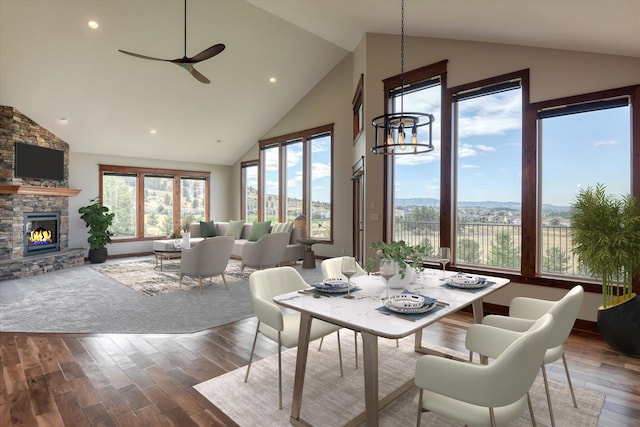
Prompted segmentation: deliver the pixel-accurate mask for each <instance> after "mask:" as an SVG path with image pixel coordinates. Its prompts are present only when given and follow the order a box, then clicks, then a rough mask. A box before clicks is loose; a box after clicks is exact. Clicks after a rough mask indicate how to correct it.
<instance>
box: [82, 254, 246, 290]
mask: <svg viewBox="0 0 640 427" xmlns="http://www.w3.org/2000/svg"><path fill="white" fill-rule="evenodd" d="M155 267H156V262H155V261H154V260H153V259H144V260H140V261H132V262H121V263H117V264H100V265H94V266H92V267H91V268H93V269H94V270H96V271H97V272H99V273H102V274H104V275H107V276H109V277H111V278H112V279H114V280H116V281H118V282H120V283H122V284H123V285H125V286H128V287H129V288H131V289H133V290H134V291H136V292H139V293H141V294H142V295H146V296H156V295H162V294H168V293H171V292H176V291H186V290H190V289H193V288H198V289H199V288H200V284H199V283H198V279H197V278H191V277H189V276H185V277H184V278H183V280H182V287H180V260H179V259H176V260H165V261H163V268H162V271H160V270H159V265H158V269H157V270H156V269H155ZM252 271H253V270H251V269H249V268H247V269H245V271H244V272H243V273H240V261H239V260H236V259H230V260H229V264H227V268H226V270H225V272H224V277H225V279H226V281H227V285H229V283H232V282H237V281H239V280H242V279H244V278H246V277H248V275H249V274H250V273H251V272H252ZM202 283H203V287H205V286H212V285H215V286H222V287H224V282H223V281H222V277H221V276H216V277H214V278H212V280H211V281H209V280H203V282H202Z"/></svg>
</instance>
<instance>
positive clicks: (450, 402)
mask: <svg viewBox="0 0 640 427" xmlns="http://www.w3.org/2000/svg"><path fill="white" fill-rule="evenodd" d="M416 402H417V399H416ZM422 407H423V408H424V409H428V410H429V411H432V412H435V413H436V414H440V415H443V416H445V417H447V418H449V419H455V420H458V421H460V422H462V423H465V424H468V425H472V426H474V427H475V426H490V425H491V418H490V416H489V409H488V408H487V407H486V406H477V405H473V404H471V403H467V402H462V401H460V400H456V399H452V398H450V397H447V396H443V395H441V394H438V393H434V392H432V391H429V390H424V392H423V397H422ZM526 407H527V396H526V395H524V396H522V398H521V399H520V400H517V401H516V402H514V403H512V404H510V405H506V406H501V407H499V408H493V411H494V415H495V418H496V424H497V425H508V424H509V423H510V422H511V421H513V420H516V419H518V418H519V417H520V416H521V415H522V413H523V412H524V410H525V409H526Z"/></svg>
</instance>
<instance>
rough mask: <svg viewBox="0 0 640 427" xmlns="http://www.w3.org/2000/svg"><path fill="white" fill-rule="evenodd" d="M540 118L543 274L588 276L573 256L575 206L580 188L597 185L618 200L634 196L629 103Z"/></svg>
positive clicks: (549, 112) (577, 107)
mask: <svg viewBox="0 0 640 427" xmlns="http://www.w3.org/2000/svg"><path fill="white" fill-rule="evenodd" d="M537 118H538V139H539V141H538V144H539V147H540V148H539V151H540V167H539V169H540V215H541V218H540V219H541V220H540V247H539V250H540V253H539V259H540V260H541V262H540V265H539V271H540V272H541V273H542V274H552V275H568V276H589V274H588V272H587V271H582V270H581V268H580V266H579V265H578V260H577V258H576V257H575V256H574V254H573V244H572V239H571V236H572V234H571V223H570V220H569V215H570V206H571V204H572V203H573V202H574V200H575V198H576V195H577V193H578V192H579V190H580V189H581V188H586V187H588V186H592V187H595V185H596V184H598V183H601V184H604V185H605V186H606V189H607V192H608V193H610V194H614V195H617V196H620V195H623V194H628V193H630V192H631V188H630V185H631V111H630V106H629V97H628V96H624V97H619V98H614V99H608V100H598V101H592V102H584V103H579V104H572V105H569V106H562V107H557V108H546V109H542V110H540V111H538V112H537ZM568 159H570V161H568Z"/></svg>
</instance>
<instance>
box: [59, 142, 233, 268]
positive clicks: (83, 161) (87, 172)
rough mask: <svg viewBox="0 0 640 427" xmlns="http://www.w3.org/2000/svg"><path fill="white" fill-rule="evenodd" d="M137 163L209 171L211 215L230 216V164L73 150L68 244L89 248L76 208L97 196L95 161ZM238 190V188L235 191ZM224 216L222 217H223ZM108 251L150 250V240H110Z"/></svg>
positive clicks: (133, 164)
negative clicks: (222, 164)
mask: <svg viewBox="0 0 640 427" xmlns="http://www.w3.org/2000/svg"><path fill="white" fill-rule="evenodd" d="M100 164H106V165H119V166H138V167H148V168H167V169H180V170H196V171H205V172H209V171H210V172H211V180H210V190H211V191H210V200H211V206H210V212H211V218H212V219H218V220H219V221H220V220H222V221H226V220H227V219H228V218H229V217H230V211H231V207H230V204H229V199H230V193H231V192H233V191H236V190H235V189H232V187H231V170H232V168H231V167H230V166H216V165H207V164H201V163H186V162H171V161H168V160H153V159H140V158H132V157H122V156H102V155H97V154H87V153H79V152H74V151H73V147H71V151H70V153H69V187H71V188H79V189H80V190H82V191H81V192H80V194H78V195H77V196H75V197H71V198H69V247H70V248H88V244H87V236H88V234H87V228H86V226H85V224H84V221H82V220H81V219H80V214H78V209H79V208H80V207H81V206H84V205H86V204H87V203H88V202H89V200H91V199H93V198H94V197H96V196H98V195H99V194H98V165H100ZM236 192H237V191H236ZM222 218H224V219H222ZM107 250H108V252H109V255H122V254H130V253H141V252H151V250H152V242H151V241H139V242H128V243H117V242H115V243H114V242H112V243H111V244H110V245H108V246H107Z"/></svg>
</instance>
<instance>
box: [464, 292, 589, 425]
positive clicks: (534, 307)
mask: <svg viewBox="0 0 640 427" xmlns="http://www.w3.org/2000/svg"><path fill="white" fill-rule="evenodd" d="M583 296H584V289H583V288H582V286H580V285H577V286H574V287H573V288H572V289H571V290H570V291H569V292H567V293H566V294H565V295H564V296H563V297H562V298H561V299H559V300H557V301H548V300H541V299H536V298H528V297H516V298H514V299H513V300H512V301H511V304H510V305H509V315H508V316H498V315H490V316H486V317H485V318H484V319H483V320H482V324H483V325H489V326H494V327H498V328H502V329H506V330H510V331H516V332H522V331H526V330H528V329H529V328H530V327H531V326H532V325H533V324H534V322H535V321H536V320H537V319H539V318H540V317H541V316H543V315H544V314H547V313H549V314H552V315H553V319H554V320H553V322H554V328H553V332H552V334H551V338H550V339H549V345H548V346H547V350H546V352H545V355H544V360H543V363H542V365H541V369H542V378H543V379H544V386H545V391H546V395H547V405H548V406H549V417H550V419H551V425H552V426H555V420H554V417H553V407H552V404H551V394H550V392H549V382H548V379H547V371H546V369H545V365H548V364H550V363H553V362H555V361H557V360H560V359H562V363H563V365H564V371H565V374H566V376H567V383H568V385H569V391H570V392H571V399H572V401H573V406H574V407H576V408H577V407H578V403H577V401H576V396H575V393H574V390H573V385H572V384H571V376H570V375H569V368H568V366H567V359H566V357H565V355H564V348H563V345H564V342H565V341H566V340H567V337H568V336H569V334H570V333H571V329H572V328H573V324H574V323H575V321H576V318H577V316H578V310H579V309H580V305H581V304H582V299H583ZM481 346H482V344H481V343H475V344H467V349H468V350H469V360H472V359H473V353H474V352H476V353H479V354H481V355H483V356H489V357H491V355H490V354H487V352H489V351H490V349H488V348H487V347H486V346H484V347H483V348H479V347H481Z"/></svg>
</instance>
